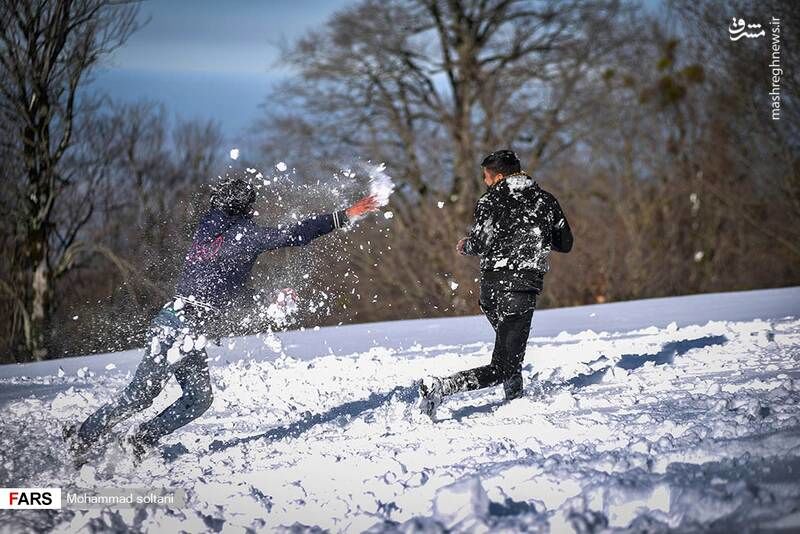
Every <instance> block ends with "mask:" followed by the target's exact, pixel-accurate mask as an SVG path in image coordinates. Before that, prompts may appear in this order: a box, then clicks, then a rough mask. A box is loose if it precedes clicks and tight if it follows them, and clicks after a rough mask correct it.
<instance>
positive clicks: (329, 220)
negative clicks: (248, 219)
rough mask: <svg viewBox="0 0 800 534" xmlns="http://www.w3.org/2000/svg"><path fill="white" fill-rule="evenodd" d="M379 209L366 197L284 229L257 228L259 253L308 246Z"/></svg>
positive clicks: (370, 198)
mask: <svg viewBox="0 0 800 534" xmlns="http://www.w3.org/2000/svg"><path fill="white" fill-rule="evenodd" d="M377 209H378V206H377V203H376V202H375V198H374V197H371V196H370V197H365V198H362V199H361V200H359V201H358V202H356V203H355V204H353V205H352V206H350V207H349V208H347V209H345V210H340V211H336V212H334V213H326V214H322V215H313V216H311V217H309V218H308V219H305V220H303V221H300V222H299V223H296V224H292V225H289V226H286V227H283V228H269V227H262V226H256V242H257V246H258V250H259V252H266V251H268V250H274V249H277V248H283V247H298V246H303V245H307V244H308V243H310V242H311V241H313V240H314V239H316V238H318V237H320V236H323V235H325V234H327V233H330V232H332V231H333V230H335V229H337V228H341V227H343V226H344V225H346V224H347V223H348V222H349V221H351V220H353V219H356V218H358V217H360V216H362V215H364V214H366V213H368V212H371V211H376V210H377Z"/></svg>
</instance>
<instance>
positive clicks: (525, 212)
mask: <svg viewBox="0 0 800 534" xmlns="http://www.w3.org/2000/svg"><path fill="white" fill-rule="evenodd" d="M571 248H572V231H571V230H570V227H569V223H568V222H567V218H566V217H565V216H564V212H563V211H562V210H561V206H559V204H558V201H557V200H556V198H555V197H554V196H553V195H552V194H550V193H548V192H547V191H545V190H544V189H542V188H541V187H539V184H537V183H536V182H535V181H534V180H533V179H532V178H531V177H530V176H528V175H526V174H522V173H520V174H515V175H511V176H508V177H506V178H505V179H503V180H501V181H499V182H498V183H496V184H495V185H493V186H492V187H490V188H489V189H488V191H486V193H484V194H483V196H481V198H480V199H479V200H478V204H477V206H476V207H475V224H474V225H473V227H472V229H471V231H470V233H469V236H468V237H467V240H466V242H465V244H464V253H465V254H470V255H476V256H480V259H481V274H482V276H483V277H484V278H487V277H488V278H493V279H498V278H501V279H503V278H505V279H507V278H527V279H529V280H532V279H537V278H538V279H539V280H541V279H542V278H543V277H544V274H545V273H546V272H547V271H548V269H549V268H550V264H549V261H548V258H549V255H550V251H551V250H555V251H557V252H569V251H570V249H571ZM538 289H541V287H539V288H538Z"/></svg>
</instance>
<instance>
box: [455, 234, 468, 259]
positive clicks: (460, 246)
mask: <svg viewBox="0 0 800 534" xmlns="http://www.w3.org/2000/svg"><path fill="white" fill-rule="evenodd" d="M466 243H467V238H466V237H462V238H461V239H459V240H458V244H457V245H456V250H457V251H458V253H459V254H461V255H462V256H463V255H464V254H465V253H464V245H466Z"/></svg>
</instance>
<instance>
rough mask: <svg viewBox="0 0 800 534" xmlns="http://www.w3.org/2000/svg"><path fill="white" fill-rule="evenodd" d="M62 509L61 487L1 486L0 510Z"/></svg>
mask: <svg viewBox="0 0 800 534" xmlns="http://www.w3.org/2000/svg"><path fill="white" fill-rule="evenodd" d="M33 509H38V510H43V509H49V510H60V509H61V488H0V510H33Z"/></svg>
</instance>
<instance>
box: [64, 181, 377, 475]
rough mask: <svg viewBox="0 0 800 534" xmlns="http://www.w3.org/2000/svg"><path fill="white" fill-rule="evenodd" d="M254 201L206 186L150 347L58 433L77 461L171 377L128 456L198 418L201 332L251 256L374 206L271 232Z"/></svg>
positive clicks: (204, 388) (243, 275)
mask: <svg viewBox="0 0 800 534" xmlns="http://www.w3.org/2000/svg"><path fill="white" fill-rule="evenodd" d="M255 200H256V193H255V189H254V188H253V186H252V185H251V184H250V183H249V182H248V181H246V180H243V179H241V178H236V177H232V178H226V179H224V180H222V181H221V182H220V183H218V184H217V185H216V187H214V189H213V193H212V196H211V209H210V210H209V211H208V212H207V213H206V214H205V215H204V216H203V217H202V219H201V220H200V223H199V224H198V226H197V230H196V232H195V235H194V239H193V241H192V245H191V247H190V248H189V251H188V253H187V254H186V257H185V260H184V265H183V270H182V272H181V275H180V279H179V280H178V283H177V284H176V287H175V297H174V298H173V299H172V300H170V301H169V302H167V303H166V304H165V305H164V307H163V308H162V309H161V311H160V312H159V313H158V314H157V315H156V317H155V318H154V319H153V321H152V323H151V326H150V330H149V339H150V343H149V344H148V346H147V347H146V349H145V354H144V357H143V358H142V361H141V362H140V364H139V366H138V367H137V369H136V373H135V374H134V376H133V379H132V380H131V382H130V384H128V386H127V387H126V388H125V389H124V390H123V392H122V393H121V395H120V396H119V397H118V398H117V399H116V400H114V401H112V402H109V403H108V404H106V405H104V406H102V407H101V408H100V409H99V410H97V411H96V412H95V413H93V414H92V415H90V416H89V417H88V418H87V419H86V420H85V421H84V422H83V424H81V425H80V426H78V425H74V426H72V427H69V428H67V429H66V430H65V437H66V438H67V439H68V441H69V443H70V448H71V450H72V452H73V453H74V454H75V455H76V458H77V459H78V460H80V459H81V456H82V455H83V454H84V453H85V452H87V451H88V450H89V448H90V447H91V445H92V444H94V443H96V442H97V441H99V440H100V439H102V438H103V437H104V436H105V435H107V434H108V431H109V429H110V428H111V427H112V426H113V425H115V424H117V423H119V422H120V421H122V420H124V419H127V418H129V417H131V416H132V415H134V414H136V413H139V412H141V411H142V410H144V409H146V408H148V407H149V406H150V405H152V403H153V400H154V399H155V398H156V397H157V396H158V395H159V394H160V393H161V390H162V389H163V388H164V386H165V384H166V382H167V381H168V380H169V378H170V376H172V375H175V378H176V379H177V381H178V384H179V385H180V386H181V390H182V392H183V394H182V395H181V397H180V398H178V400H176V401H175V402H174V403H172V404H171V405H170V406H168V407H167V408H166V409H165V410H163V411H162V412H161V413H159V414H158V415H157V416H155V417H154V418H153V419H151V420H150V421H147V422H145V423H143V424H142V425H140V427H139V428H138V430H137V431H136V432H135V433H134V434H133V435H132V436H131V437H130V438H128V443H129V444H130V446H131V448H132V449H133V452H134V454H135V455H136V456H138V457H140V456H141V455H142V454H144V453H145V452H146V451H147V450H148V449H149V448H151V447H152V446H154V445H155V444H156V443H157V442H158V440H159V439H160V438H162V437H163V436H165V435H167V434H169V433H171V432H173V431H175V430H176V429H178V428H180V427H182V426H184V425H186V424H187V423H189V422H190V421H193V420H194V419H196V418H197V417H199V416H200V415H202V414H203V413H204V412H205V411H206V410H207V409H208V408H209V406H211V402H212V400H213V396H212V392H211V381H210V377H209V372H208V362H207V355H206V351H205V346H206V343H207V341H208V340H207V337H206V336H207V333H206V332H208V327H209V324H210V323H211V322H212V321H214V320H215V319H216V318H217V317H218V316H219V315H220V313H222V312H223V310H224V309H225V308H226V306H229V305H230V304H231V302H232V300H233V299H234V298H235V297H236V296H237V295H238V294H239V293H241V292H242V291H244V289H245V287H246V284H247V280H248V279H249V277H250V271H251V270H252V268H253V265H254V264H255V262H256V259H257V258H258V256H259V255H260V254H262V253H264V252H267V251H270V250H275V249H278V248H282V247H291V246H303V245H307V244H309V243H310V242H311V241H313V240H314V239H316V238H318V237H320V236H323V235H325V234H327V233H329V232H331V231H333V230H334V229H337V228H341V227H342V226H344V225H346V224H347V223H348V222H349V221H350V220H352V219H355V218H358V217H361V216H362V215H364V214H366V213H368V212H372V211H376V210H377V209H378V206H377V203H376V201H375V198H374V197H371V196H369V197H365V198H362V199H361V200H359V201H358V202H356V203H355V204H354V205H352V206H351V207H349V208H347V209H345V210H341V211H337V212H334V213H328V214H322V215H315V216H313V217H310V218H308V219H306V220H304V221H302V222H299V223H296V224H291V225H285V226H278V227H274V228H273V227H264V226H260V225H258V224H257V223H256V222H255V221H254V220H253V210H252V206H253V203H254V202H255ZM79 463H80V462H79Z"/></svg>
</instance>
